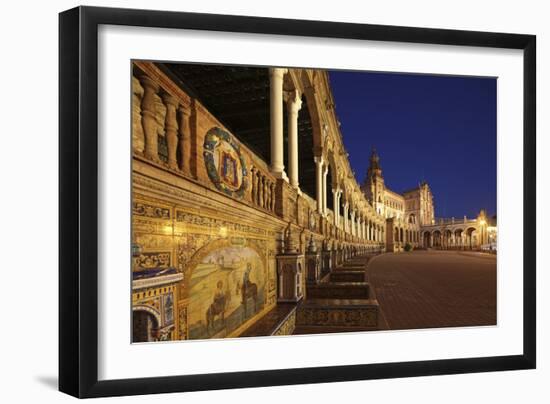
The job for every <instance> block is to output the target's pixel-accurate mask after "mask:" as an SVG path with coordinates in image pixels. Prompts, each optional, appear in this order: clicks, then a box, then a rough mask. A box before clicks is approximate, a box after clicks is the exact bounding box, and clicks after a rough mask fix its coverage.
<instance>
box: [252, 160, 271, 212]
mask: <svg viewBox="0 0 550 404" xmlns="http://www.w3.org/2000/svg"><path fill="white" fill-rule="evenodd" d="M249 172H250V201H251V202H252V204H254V205H255V206H257V207H260V208H262V209H265V210H268V211H270V212H275V189H276V187H275V185H276V180H275V178H274V177H272V176H271V175H270V174H268V173H267V172H265V171H264V170H262V169H260V168H259V167H256V166H254V165H253V166H252V167H251V168H250V170H249Z"/></svg>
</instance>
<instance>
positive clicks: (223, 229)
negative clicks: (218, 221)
mask: <svg viewBox="0 0 550 404" xmlns="http://www.w3.org/2000/svg"><path fill="white" fill-rule="evenodd" d="M219 233H220V237H222V238H226V237H227V227H225V226H222V227H220V232H219Z"/></svg>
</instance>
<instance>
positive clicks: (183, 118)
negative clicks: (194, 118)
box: [178, 104, 191, 175]
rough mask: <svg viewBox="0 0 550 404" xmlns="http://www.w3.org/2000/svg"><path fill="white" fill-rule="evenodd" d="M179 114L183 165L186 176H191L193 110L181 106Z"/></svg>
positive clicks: (180, 147) (182, 168) (181, 166)
mask: <svg viewBox="0 0 550 404" xmlns="http://www.w3.org/2000/svg"><path fill="white" fill-rule="evenodd" d="M178 112H179V125H178V126H179V137H180V143H179V149H180V158H181V165H180V168H181V170H182V171H183V173H184V174H187V175H190V174H191V109H190V108H189V106H187V105H181V104H180V106H179V108H178Z"/></svg>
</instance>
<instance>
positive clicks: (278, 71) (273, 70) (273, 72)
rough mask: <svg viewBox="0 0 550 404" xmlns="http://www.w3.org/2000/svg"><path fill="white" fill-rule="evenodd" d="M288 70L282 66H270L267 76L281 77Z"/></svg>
mask: <svg viewBox="0 0 550 404" xmlns="http://www.w3.org/2000/svg"><path fill="white" fill-rule="evenodd" d="M287 72H288V69H287V68H283V67H270V68H269V77H273V78H281V79H282V78H283V76H284V75H285V74H286V73H287Z"/></svg>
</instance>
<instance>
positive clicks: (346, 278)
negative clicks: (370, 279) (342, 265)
mask: <svg viewBox="0 0 550 404" xmlns="http://www.w3.org/2000/svg"><path fill="white" fill-rule="evenodd" d="M328 282H337V283H340V282H366V273H365V271H344V270H342V271H337V272H331V273H330V274H329V277H328Z"/></svg>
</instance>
